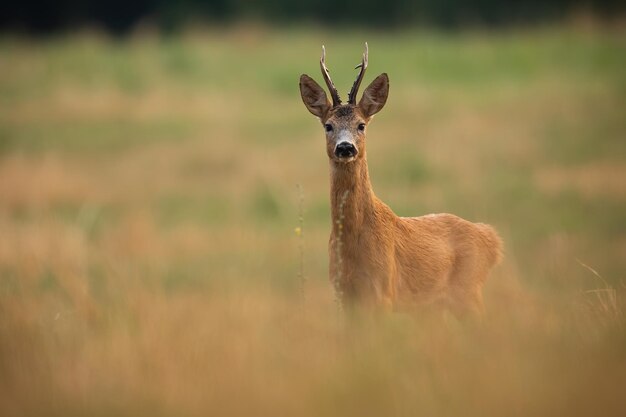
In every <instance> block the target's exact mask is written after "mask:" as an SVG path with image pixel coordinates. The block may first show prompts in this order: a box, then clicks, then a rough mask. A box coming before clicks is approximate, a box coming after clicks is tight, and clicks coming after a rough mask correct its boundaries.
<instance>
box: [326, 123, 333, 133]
mask: <svg viewBox="0 0 626 417" xmlns="http://www.w3.org/2000/svg"><path fill="white" fill-rule="evenodd" d="M324 130H326V131H327V132H332V131H333V125H331V124H330V123H326V124H325V125H324Z"/></svg>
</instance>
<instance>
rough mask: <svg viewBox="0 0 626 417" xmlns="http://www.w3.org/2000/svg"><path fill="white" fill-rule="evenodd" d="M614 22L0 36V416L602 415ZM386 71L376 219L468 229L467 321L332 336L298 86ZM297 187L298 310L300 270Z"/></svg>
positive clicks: (618, 230)
mask: <svg viewBox="0 0 626 417" xmlns="http://www.w3.org/2000/svg"><path fill="white" fill-rule="evenodd" d="M624 39H626V37H624V31H623V30H619V29H618V30H608V29H607V30H602V29H597V30H591V31H588V30H580V29H576V28H565V27H563V28H552V29H549V28H544V29H536V30H529V31H512V32H502V33H497V32H496V33H491V34H487V33H464V34H457V35H442V34H435V33H429V32H401V33H395V34H385V33H352V32H330V33H328V32H324V33H322V32H318V31H315V30H302V31H272V30H263V29H259V28H247V29H246V28H242V29H238V30H231V31H227V32H226V33H217V32H211V31H198V32H194V31H190V32H189V33H187V34H185V35H183V36H180V37H176V38H165V39H161V38H159V37H157V36H152V35H150V34H145V33H144V34H137V35H136V36H134V37H131V38H130V39H127V40H112V39H107V38H106V37H102V36H99V35H95V34H82V35H72V36H67V37H59V38H54V39H49V40H44V41H35V40H29V39H23V38H19V37H10V36H5V37H4V38H2V39H0V57H2V58H1V59H0V414H2V415H7V416H8V415H15V416H18V415H19V416H24V415H63V416H67V415H129V416H136V415H151V416H155V415H190V416H194V415H271V416H277V415H278V416H280V415H311V416H317V415H337V416H346V415H356V414H358V415H366V416H367V415H376V416H381V415H400V416H404V415H406V416H411V415H481V416H484V415H498V416H499V415H520V416H527V415H570V416H572V415H581V416H582V415H611V414H612V415H618V414H620V413H621V412H623V410H624V407H626V400H625V399H624V397H623V392H622V391H623V386H624V384H625V383H626V332H625V328H624V326H625V324H626V323H625V322H624V316H623V308H624V307H623V302H624V291H625V288H624V285H625V284H624V278H625V277H624V271H626V137H625V132H626V117H625V116H626V114H625V111H624V109H626V71H624V69H625V68H626V42H624ZM365 40H367V41H368V42H369V44H370V68H369V69H368V76H367V77H366V78H367V80H366V81H365V82H368V81H369V80H371V79H372V78H373V77H374V76H375V75H376V74H378V73H380V72H388V73H389V75H390V79H391V93H390V100H389V102H388V104H387V107H386V108H385V109H384V110H383V112H382V113H381V114H380V115H379V116H377V118H376V120H375V121H374V122H373V124H372V126H371V128H370V132H369V143H368V150H369V152H368V156H369V161H370V170H371V175H372V180H373V184H374V188H375V190H376V192H377V193H378V195H379V196H380V197H381V198H383V200H385V201H386V202H387V203H388V204H389V205H390V206H391V207H392V208H394V209H395V210H396V211H397V213H398V214H400V215H419V214H425V213H429V212H441V211H447V212H453V213H456V214H459V215H461V216H463V217H466V218H468V219H470V220H474V221H484V222H489V223H492V224H494V225H495V226H496V227H497V228H498V229H499V230H500V231H501V234H502V235H503V237H504V239H505V243H506V252H507V254H506V260H505V262H504V264H503V265H502V266H501V267H499V269H498V270H497V272H496V273H495V274H494V276H493V277H492V278H491V279H490V281H488V284H487V288H486V305H487V309H488V314H487V317H486V319H485V323H483V325H482V326H480V327H474V326H467V325H463V324H462V323H457V322H455V321H454V320H453V319H451V318H447V319H446V320H444V321H441V320H436V319H432V318H427V317H421V318H417V319H415V320H413V319H409V318H407V317H404V316H402V315H397V316H393V317H387V318H381V319H380V320H378V321H377V322H376V323H371V322H368V321H366V322H364V323H361V322H359V321H358V320H356V321H355V322H354V323H351V324H347V323H346V322H345V320H344V319H343V316H342V315H341V313H339V312H338V311H337V307H336V305H335V304H334V301H333V294H332V292H331V287H330V284H328V282H327V272H326V270H327V253H326V244H327V236H328V230H329V208H328V168H327V162H326V156H325V152H324V144H323V136H322V129H321V128H320V126H319V124H318V123H317V122H316V121H315V120H314V119H313V118H312V116H310V115H309V114H308V113H307V111H306V109H305V108H304V106H303V105H302V103H301V101H300V98H299V93H298V89H297V82H298V76H299V75H300V74H301V73H308V74H310V75H312V76H313V77H315V78H316V79H318V80H319V79H320V78H321V77H320V76H319V74H318V73H319V67H318V59H319V52H320V45H321V44H322V43H324V44H325V45H326V47H327V52H328V64H329V66H330V68H331V69H332V71H333V79H334V81H335V83H336V84H337V85H338V86H339V88H340V91H341V92H343V95H344V96H345V94H346V92H347V90H348V88H349V87H350V85H351V83H352V80H353V77H354V75H355V74H354V71H353V70H352V67H353V64H355V63H357V62H358V59H359V57H360V54H361V50H362V43H363V41H365ZM296 184H301V185H302V187H303V189H304V207H303V209H304V218H305V223H304V233H303V236H304V243H305V259H304V262H305V263H304V265H305V276H306V278H307V282H306V285H305V288H304V295H305V299H304V300H302V298H301V296H300V284H299V281H298V278H297V275H298V265H299V257H298V238H297V237H296V236H295V234H294V232H293V230H294V227H296V226H297V225H298V204H299V196H298V192H297V190H296Z"/></svg>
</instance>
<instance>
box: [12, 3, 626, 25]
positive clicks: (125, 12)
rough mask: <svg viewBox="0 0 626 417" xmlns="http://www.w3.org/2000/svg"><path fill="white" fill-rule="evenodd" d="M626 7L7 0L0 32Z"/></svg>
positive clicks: (476, 16)
mask: <svg viewBox="0 0 626 417" xmlns="http://www.w3.org/2000/svg"><path fill="white" fill-rule="evenodd" d="M625 4H626V2H625V1H623V0H586V1H585V0H517V1H516V0H302V1H298V0H266V1H256V0H170V1H166V0H134V1H132V0H131V1H123V0H108V1H104V0H39V1H36V0H7V2H6V3H5V4H4V5H3V6H0V28H2V29H4V30H7V29H9V30H15V29H16V30H23V31H28V32H33V33H47V32H54V31H59V30H66V29H71V28H74V27H77V26H85V25H95V26H99V27H103V28H105V29H107V30H109V31H111V32H114V33H124V32H126V31H128V30H130V29H132V27H133V26H135V25H136V24H137V23H138V22H141V21H146V20H147V21H151V22H154V23H156V24H157V25H158V26H160V27H161V28H162V29H164V30H175V29H176V28H179V27H181V26H183V25H184V24H185V23H187V22H189V21H190V20H194V21H198V20H201V21H207V22H224V23H228V22H233V21H237V20H241V19H256V20H262V21H266V22H268V23H283V24H285V23H291V22H297V23H299V22H307V23H308V22H310V23H321V24H327V25H356V26H358V25H368V26H379V27H397V26H410V25H415V24H422V25H431V26H438V27H445V28H454V27H459V26H462V25H464V24H476V25H484V26H501V25H507V24H526V23H536V22H543V21H550V20H557V19H560V18H563V17H565V16H566V15H568V14H570V13H572V12H573V11H576V10H586V11H590V12H592V13H595V14H598V15H609V16H610V15H613V14H615V13H623V12H624V10H625V9H626V7H625Z"/></svg>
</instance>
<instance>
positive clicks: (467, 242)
mask: <svg viewBox="0 0 626 417" xmlns="http://www.w3.org/2000/svg"><path fill="white" fill-rule="evenodd" d="M325 55H326V53H325V50H324V47H323V46H322V57H321V60H320V67H321V70H322V76H323V77H324V81H325V82H326V85H327V86H328V89H329V90H330V95H331V98H332V103H331V102H330V100H329V99H328V98H327V96H326V93H325V91H324V89H323V88H322V87H320V85H319V84H317V83H316V82H315V81H314V80H313V79H312V78H311V77H309V76H308V75H306V74H303V75H301V76H300V94H301V96H302V100H303V101H304V104H305V106H306V108H307V109H308V110H309V111H310V112H311V113H313V114H314V115H315V116H317V117H318V118H319V119H320V121H321V122H322V126H323V127H324V130H325V132H326V153H327V154H328V158H329V160H330V200H331V216H332V231H331V234H330V242H329V255H330V279H331V281H332V282H333V283H334V284H335V288H336V290H337V291H338V293H339V294H338V295H339V297H340V299H341V302H342V304H343V305H344V306H349V305H354V304H357V305H365V306H378V307H382V308H383V309H386V310H387V309H390V310H398V309H407V308H408V309H410V308H412V307H415V306H421V305H429V304H442V305H444V306H447V307H448V308H449V309H450V310H451V311H452V312H453V313H454V314H455V315H456V316H463V315H465V314H466V313H477V314H480V313H482V311H483V300H482V286H483V284H484V282H485V280H486V278H487V275H488V273H489V271H490V270H491V269H492V267H493V266H494V265H495V264H496V263H497V262H498V261H499V260H500V259H501V257H502V241H501V240H500V238H499V236H498V234H497V233H496V231H495V230H494V229H493V228H492V227H491V226H489V225H487V224H482V223H471V222H469V221H467V220H464V219H461V218H459V217H457V216H454V215H452V214H429V215H426V216H422V217H398V216H396V215H395V214H394V212H393V211H392V210H391V209H390V208H389V207H388V206H387V205H386V204H385V203H383V202H382V201H381V200H379V199H378V198H377V197H376V195H374V192H373V190H372V185H371V184H370V179H369V173H368V169H367V158H366V152H365V135H366V131H367V125H368V123H369V122H370V121H371V120H372V117H373V116H374V115H375V114H376V113H378V112H379V111H380V110H381V109H382V108H383V106H384V105H385V102H386V101H387V96H388V93H389V78H388V77H387V74H385V73H383V74H381V75H379V76H378V77H376V78H375V79H374V81H372V83H371V84H370V85H369V86H368V87H367V88H366V89H365V91H364V93H363V96H362V97H361V100H359V102H358V104H357V101H356V96H357V92H358V89H359V86H360V84H361V81H362V80H363V76H364V74H365V70H366V68H367V60H368V49H367V43H366V44H365V52H364V53H363V59H362V61H361V64H359V65H358V66H357V67H356V68H359V67H360V72H359V75H358V76H357V79H356V81H355V82H354V84H353V86H352V89H351V90H350V93H349V95H348V103H346V104H342V103H341V100H340V98H339V93H338V92H337V89H336V88H335V86H334V84H333V82H332V81H331V79H330V75H329V73H328V69H327V68H326V62H325Z"/></svg>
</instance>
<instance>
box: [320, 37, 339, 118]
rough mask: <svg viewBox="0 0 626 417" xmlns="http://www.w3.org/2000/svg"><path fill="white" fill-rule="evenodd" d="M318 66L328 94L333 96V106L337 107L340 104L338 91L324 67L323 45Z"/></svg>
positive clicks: (324, 52)
mask: <svg viewBox="0 0 626 417" xmlns="http://www.w3.org/2000/svg"><path fill="white" fill-rule="evenodd" d="M320 68H321V69H322V75H323V76H324V81H326V85H327V86H328V89H329V90H330V95H331V97H332V98H333V107H337V106H338V105H340V104H341V99H340V98H339V92H338V91H337V88H335V84H333V81H332V80H331V79H330V74H329V73H328V68H326V49H325V48H324V45H322V58H321V59H320Z"/></svg>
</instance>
